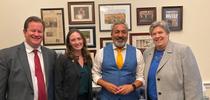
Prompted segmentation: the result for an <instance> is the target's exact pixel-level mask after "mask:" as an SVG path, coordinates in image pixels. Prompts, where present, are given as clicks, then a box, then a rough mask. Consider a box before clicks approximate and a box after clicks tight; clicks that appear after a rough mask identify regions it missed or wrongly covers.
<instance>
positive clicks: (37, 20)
mask: <svg viewBox="0 0 210 100" xmlns="http://www.w3.org/2000/svg"><path fill="white" fill-rule="evenodd" d="M30 22H40V23H42V25H43V31H44V30H45V23H44V21H43V20H42V19H41V18H39V17H37V16H30V17H28V18H27V19H26V20H25V23H24V27H23V31H24V32H26V31H27V29H28V24H29V23H30Z"/></svg>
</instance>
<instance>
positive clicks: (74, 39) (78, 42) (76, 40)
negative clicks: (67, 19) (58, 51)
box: [69, 32, 84, 51]
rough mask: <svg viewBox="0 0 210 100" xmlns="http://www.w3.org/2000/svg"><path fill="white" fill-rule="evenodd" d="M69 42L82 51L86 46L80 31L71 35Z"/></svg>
mask: <svg viewBox="0 0 210 100" xmlns="http://www.w3.org/2000/svg"><path fill="white" fill-rule="evenodd" d="M69 43H70V45H71V46H72V48H73V49H74V50H75V51H80V50H81V49H82V48H83V46H84V42H83V39H82V37H81V35H80V34H79V33H78V32H74V33H72V34H71V35H70V36H69Z"/></svg>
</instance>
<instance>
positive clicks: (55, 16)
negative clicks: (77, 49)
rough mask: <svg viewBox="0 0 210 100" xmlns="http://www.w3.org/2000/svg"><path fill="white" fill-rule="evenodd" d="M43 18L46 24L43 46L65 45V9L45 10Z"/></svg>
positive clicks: (42, 14)
mask: <svg viewBox="0 0 210 100" xmlns="http://www.w3.org/2000/svg"><path fill="white" fill-rule="evenodd" d="M41 18H42V20H43V21H44V22H45V33H44V39H43V45H45V46H47V45H64V44H65V28H64V12H63V8H47V9H45V8H43V9H41Z"/></svg>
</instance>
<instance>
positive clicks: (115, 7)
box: [98, 3, 132, 32]
mask: <svg viewBox="0 0 210 100" xmlns="http://www.w3.org/2000/svg"><path fill="white" fill-rule="evenodd" d="M98 7H99V30H100V31H101V32H107V31H111V26H112V24H113V23H115V22H119V21H120V22H125V23H126V24H127V26H128V31H131V29H132V27H131V26H132V24H131V4H130V3H126V4H99V6H98Z"/></svg>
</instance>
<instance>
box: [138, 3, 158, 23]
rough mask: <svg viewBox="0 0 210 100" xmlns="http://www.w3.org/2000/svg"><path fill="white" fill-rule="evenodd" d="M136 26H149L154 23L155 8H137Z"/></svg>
mask: <svg viewBox="0 0 210 100" xmlns="http://www.w3.org/2000/svg"><path fill="white" fill-rule="evenodd" d="M136 15H137V25H150V24H152V22H154V21H156V8H155V7H147V8H137V9H136Z"/></svg>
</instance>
